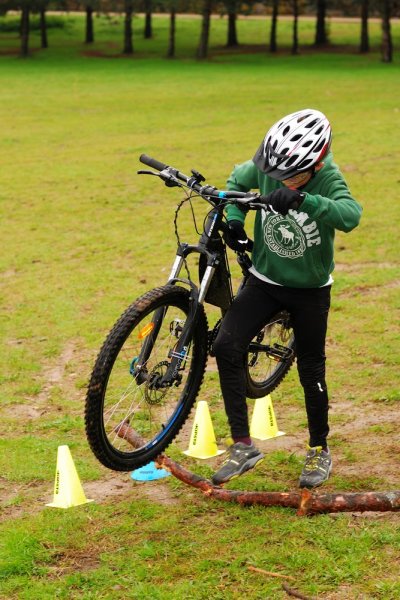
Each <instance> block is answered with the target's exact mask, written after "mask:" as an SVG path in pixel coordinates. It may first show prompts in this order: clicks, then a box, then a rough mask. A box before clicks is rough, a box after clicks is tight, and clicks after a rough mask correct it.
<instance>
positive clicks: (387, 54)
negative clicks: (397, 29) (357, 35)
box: [382, 0, 393, 63]
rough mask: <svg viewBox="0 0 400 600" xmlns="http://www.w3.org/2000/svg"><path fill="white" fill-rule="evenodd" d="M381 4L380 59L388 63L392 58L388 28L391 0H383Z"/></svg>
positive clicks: (390, 35)
mask: <svg viewBox="0 0 400 600" xmlns="http://www.w3.org/2000/svg"><path fill="white" fill-rule="evenodd" d="M382 4H383V6H382V60H383V62H386V63H389V62H392V60H393V42H392V32H391V28H390V17H391V0H384V1H383V2H382Z"/></svg>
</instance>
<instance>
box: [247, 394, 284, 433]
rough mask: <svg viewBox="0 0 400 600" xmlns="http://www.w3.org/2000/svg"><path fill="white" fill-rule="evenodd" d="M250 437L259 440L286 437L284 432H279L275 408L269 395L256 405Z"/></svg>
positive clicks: (258, 399) (257, 401) (259, 399)
mask: <svg viewBox="0 0 400 600" xmlns="http://www.w3.org/2000/svg"><path fill="white" fill-rule="evenodd" d="M250 435H251V437H254V438H256V439H257V440H269V439H271V438H274V437H278V436H280V435H285V432H284V431H279V430H278V425H277V423H276V418H275V413H274V407H273V406H272V400H271V396H270V395H269V394H268V396H264V397H263V398H257V400H256V402H255V404H254V411H253V416H252V419H251V425H250Z"/></svg>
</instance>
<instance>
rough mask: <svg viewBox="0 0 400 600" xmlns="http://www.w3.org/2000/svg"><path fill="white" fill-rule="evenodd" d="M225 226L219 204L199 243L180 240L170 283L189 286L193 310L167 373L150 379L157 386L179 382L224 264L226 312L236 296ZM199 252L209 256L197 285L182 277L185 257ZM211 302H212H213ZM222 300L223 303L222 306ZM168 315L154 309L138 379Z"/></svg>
mask: <svg viewBox="0 0 400 600" xmlns="http://www.w3.org/2000/svg"><path fill="white" fill-rule="evenodd" d="M222 227H223V217H222V209H221V208H219V207H218V206H216V207H215V208H213V209H212V210H211V212H210V213H209V215H208V218H207V220H206V223H205V227H204V231H203V233H202V234H201V236H200V240H199V243H198V244H197V245H190V244H187V243H180V244H179V245H178V249H177V253H176V257H175V260H174V263H173V266H172V269H171V273H170V275H169V277H168V282H167V283H168V284H170V285H174V284H175V283H178V282H182V283H186V284H187V285H189V286H190V289H191V295H190V299H191V302H190V313H189V316H188V318H187V319H186V321H185V325H184V327H183V329H182V331H181V332H180V335H179V338H178V341H177V344H176V346H175V348H174V350H173V352H172V353H171V357H170V358H171V362H170V364H169V366H168V369H167V371H166V373H165V374H164V375H163V376H162V377H161V378H160V379H158V380H155V381H153V382H151V383H150V386H154V387H161V388H162V387H168V386H171V385H173V384H174V383H175V382H177V381H178V382H179V370H180V368H181V366H182V363H183V362H184V361H185V358H186V356H187V353H188V350H189V345H190V340H191V337H192V330H193V325H194V324H195V322H196V318H197V314H198V310H199V307H200V306H201V305H202V304H204V302H205V301H206V300H207V301H208V300H209V299H208V297H207V293H208V291H209V289H210V285H211V282H212V280H213V278H214V276H215V273H216V271H217V269H218V268H219V267H221V265H223V266H222V267H221V268H222V269H223V271H222V277H223V280H224V283H225V288H224V289H225V294H224V298H223V302H222V303H220V308H221V310H222V312H223V313H224V312H225V311H226V309H227V308H228V306H229V305H230V304H231V302H232V300H233V292H232V284H231V277H230V271H229V265H228V260H227V256H226V250H225V246H224V245H223V244H222V243H221V236H220V234H219V232H220V230H221V229H222ZM213 232H217V237H213ZM218 242H219V243H220V244H221V247H220V248H218V249H217V250H215V251H212V250H211V247H212V246H213V245H216V244H217V245H218ZM192 253H198V254H200V256H201V257H204V258H205V260H206V268H205V271H204V274H203V276H202V277H201V280H200V285H199V287H197V286H196V284H195V283H193V281H190V280H189V279H181V278H180V273H181V270H182V267H183V265H184V263H185V260H186V258H187V257H188V256H189V255H190V254H192ZM211 303H212V302H211ZM221 304H222V306H221ZM164 317H165V309H159V310H157V311H155V313H154V315H153V320H152V323H153V328H152V330H151V332H150V334H149V335H148V336H147V337H146V340H145V343H144V344H143V348H142V351H141V353H140V356H139V357H138V361H137V363H136V365H135V368H134V371H133V375H134V376H135V377H136V379H137V381H138V383H139V384H140V383H142V382H143V381H145V379H146V374H145V373H143V372H142V371H141V368H142V365H144V364H146V361H147V359H148V357H149V356H150V354H151V352H152V349H153V346H154V343H155V341H156V339H157V335H158V332H159V329H160V326H161V323H162V321H163V319H164Z"/></svg>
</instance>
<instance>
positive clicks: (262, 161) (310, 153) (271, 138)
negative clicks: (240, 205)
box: [253, 108, 332, 181]
mask: <svg viewBox="0 0 400 600" xmlns="http://www.w3.org/2000/svg"><path fill="white" fill-rule="evenodd" d="M331 141H332V130H331V126H330V124H329V121H328V119H327V118H326V116H325V115H324V114H322V113H321V112H319V111H318V110H314V109H312V108H306V109H304V110H300V111H298V112H295V113H291V114H290V115H287V116H286V117H283V119H280V120H279V121H278V122H277V123H275V125H273V126H272V127H271V129H270V130H269V131H268V133H267V135H266V136H265V138H264V140H263V141H262V143H261V146H260V147H259V149H258V150H257V152H256V154H255V156H254V158H253V162H254V163H255V165H256V166H257V167H258V168H259V169H260V170H261V171H263V173H266V174H267V175H269V176H270V177H272V178H273V179H278V180H279V181H283V180H284V179H289V178H290V177H294V176H295V175H297V174H298V173H301V172H303V171H308V170H309V169H310V168H312V167H313V166H315V165H316V164H317V163H319V162H320V161H321V160H322V159H323V158H324V156H325V155H326V154H327V153H328V152H329V148H330V146H331Z"/></svg>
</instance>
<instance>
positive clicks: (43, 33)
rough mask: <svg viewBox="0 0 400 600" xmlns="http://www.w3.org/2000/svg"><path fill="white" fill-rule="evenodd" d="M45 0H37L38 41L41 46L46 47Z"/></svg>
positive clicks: (47, 44) (47, 43) (47, 45)
mask: <svg viewBox="0 0 400 600" xmlns="http://www.w3.org/2000/svg"><path fill="white" fill-rule="evenodd" d="M47 4H48V2H47V0H42V1H41V2H39V27H40V43H41V46H42V48H48V47H49V42H48V39H47V23H46V8H47Z"/></svg>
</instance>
